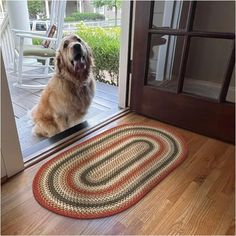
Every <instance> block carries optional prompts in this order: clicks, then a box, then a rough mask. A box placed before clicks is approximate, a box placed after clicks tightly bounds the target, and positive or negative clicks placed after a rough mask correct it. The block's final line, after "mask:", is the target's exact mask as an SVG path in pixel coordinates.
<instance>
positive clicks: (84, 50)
mask: <svg viewBox="0 0 236 236" xmlns="http://www.w3.org/2000/svg"><path fill="white" fill-rule="evenodd" d="M55 64H56V65H55V74H54V76H53V77H52V78H51V79H50V80H49V82H48V85H47V87H46V88H45V89H44V91H43V92H42V95H41V98H40V101H39V103H38V104H37V105H36V106H35V107H34V108H33V109H32V112H31V116H32V120H33V122H34V124H35V126H34V128H33V133H34V134H36V135H39V136H45V137H51V136H53V135H55V134H56V133H58V132H60V131H63V130H65V129H67V128H69V127H71V126H73V125H75V124H78V122H79V121H80V120H81V118H82V117H83V116H84V115H85V114H86V112H87V110H88V107H89V105H90V104H91V101H92V98H93V96H94V90H95V81H94V79H93V76H92V72H91V67H92V65H93V59H92V54H91V49H90V48H89V47H88V45H87V44H86V43H85V42H84V41H83V40H82V39H80V38H79V37H78V36H76V35H69V36H66V37H65V38H63V40H62V43H61V45H60V47H59V49H58V50H57V54H56V63H55Z"/></svg>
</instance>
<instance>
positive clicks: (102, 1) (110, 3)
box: [93, 0, 121, 25]
mask: <svg viewBox="0 0 236 236" xmlns="http://www.w3.org/2000/svg"><path fill="white" fill-rule="evenodd" d="M93 5H94V7H96V8H99V7H103V6H105V7H107V9H109V10H112V8H115V25H117V12H118V9H120V8H121V0H93Z"/></svg>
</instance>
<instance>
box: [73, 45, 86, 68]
mask: <svg viewBox="0 0 236 236" xmlns="http://www.w3.org/2000/svg"><path fill="white" fill-rule="evenodd" d="M73 58H74V59H73V61H72V64H73V66H74V70H75V72H80V71H82V70H84V69H86V61H85V57H84V51H83V48H82V46H81V44H79V43H78V44H75V45H74V46H73Z"/></svg>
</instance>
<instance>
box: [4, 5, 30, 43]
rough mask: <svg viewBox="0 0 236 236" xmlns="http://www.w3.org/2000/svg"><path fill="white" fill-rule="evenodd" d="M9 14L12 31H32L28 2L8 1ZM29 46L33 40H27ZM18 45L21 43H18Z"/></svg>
mask: <svg viewBox="0 0 236 236" xmlns="http://www.w3.org/2000/svg"><path fill="white" fill-rule="evenodd" d="M6 7H7V13H8V16H9V22H10V27H11V28H12V29H19V30H27V31H30V24H29V11H28V6H27V0H14V1H6ZM25 42H26V43H27V44H31V43H32V40H31V39H25ZM17 43H19V42H18V41H17Z"/></svg>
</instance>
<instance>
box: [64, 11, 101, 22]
mask: <svg viewBox="0 0 236 236" xmlns="http://www.w3.org/2000/svg"><path fill="white" fill-rule="evenodd" d="M64 20H65V22H69V21H95V20H105V16H104V15H101V14H99V13H87V12H85V13H80V12H74V13H72V14H71V15H70V16H68V17H66V18H65V19H64Z"/></svg>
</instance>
